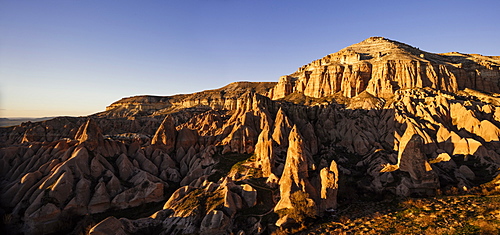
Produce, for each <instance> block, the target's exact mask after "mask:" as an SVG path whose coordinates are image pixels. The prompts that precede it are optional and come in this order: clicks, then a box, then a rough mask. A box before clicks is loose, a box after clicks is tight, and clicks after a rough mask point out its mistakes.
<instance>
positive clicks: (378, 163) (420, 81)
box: [0, 37, 500, 234]
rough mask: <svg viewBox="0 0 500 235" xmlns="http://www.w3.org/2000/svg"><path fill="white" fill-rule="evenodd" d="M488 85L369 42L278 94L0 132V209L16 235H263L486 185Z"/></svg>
mask: <svg viewBox="0 0 500 235" xmlns="http://www.w3.org/2000/svg"><path fill="white" fill-rule="evenodd" d="M499 84H500V58H499V57H493V56H481V55H475V54H461V53H457V52H453V53H445V54H433V53H428V52H425V51H422V50H420V49H418V48H415V47H412V46H409V45H406V44H403V43H399V42H396V41H393V40H389V39H385V38H380V37H374V38H369V39H366V40H365V41H363V42H361V43H358V44H355V45H352V46H350V47H347V48H345V49H342V50H341V51H339V52H337V53H333V54H330V55H328V56H326V57H324V58H322V59H319V60H316V61H313V62H311V63H310V64H307V65H304V66H302V67H301V68H299V69H298V70H297V71H296V72H294V73H292V74H290V75H286V76H282V77H281V78H279V81H278V82H277V83H252V82H237V83H231V84H229V85H227V86H225V87H223V88H220V89H215V90H209V91H203V92H198V93H194V94H187V95H175V96H166V97H159V96H136V97H129V98H124V99H121V100H119V101H117V102H115V103H113V104H111V105H110V106H108V108H107V110H106V111H104V112H101V113H97V114H94V115H91V116H89V117H80V118H77V117H59V118H55V119H51V120H46V121H41V122H33V123H31V122H27V123H23V124H21V125H18V126H12V127H2V128H0V192H1V194H0V199H1V200H0V204H1V208H2V210H1V211H5V213H7V214H8V218H9V223H10V224H9V225H8V226H9V228H14V229H15V231H16V232H22V233H25V234H50V233H80V232H82V231H83V230H84V228H89V229H88V231H90V233H92V234H106V233H109V232H110V231H113V232H114V233H117V234H150V233H159V234H231V233H233V234H268V233H272V232H273V231H276V230H277V229H283V230H286V229H287V228H293V227H294V226H297V224H301V223H304V222H307V221H309V220H310V219H311V218H317V217H321V216H324V215H328V214H331V213H335V209H336V208H337V206H339V204H340V205H342V203H349V202H353V201H355V200H358V198H359V197H363V196H366V195H370V197H373V198H378V196H381V195H383V196H385V197H387V196H388V195H396V196H430V195H433V194H435V192H436V191H438V190H441V191H446V190H452V189H459V190H461V191H467V190H470V189H472V188H474V187H478V186H480V185H487V187H490V188H493V189H494V188H498V182H497V181H498V173H499V171H498V169H499V168H500V151H499V149H500V143H499V140H500V98H499V97H500V95H499V94H498V92H500V88H499ZM495 177H496V178H495ZM495 179H496V180H495ZM485 183H486V184H485ZM338 199H339V200H338Z"/></svg>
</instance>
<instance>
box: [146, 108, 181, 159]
mask: <svg viewBox="0 0 500 235" xmlns="http://www.w3.org/2000/svg"><path fill="white" fill-rule="evenodd" d="M176 137H177V130H176V129H175V122H174V119H173V118H172V116H171V115H167V116H165V119H163V122H162V123H161V124H160V127H159V128H158V130H157V131H156V133H155V135H154V137H153V139H151V144H152V145H155V144H162V145H165V148H166V151H167V152H169V153H170V152H171V151H173V150H174V148H175V143H176V142H175V141H176Z"/></svg>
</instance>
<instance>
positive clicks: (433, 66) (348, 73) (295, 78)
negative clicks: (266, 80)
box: [269, 37, 500, 100]
mask: <svg viewBox="0 0 500 235" xmlns="http://www.w3.org/2000/svg"><path fill="white" fill-rule="evenodd" d="M499 77H500V60H499V59H498V58H497V57H487V56H481V55H467V54H460V53H446V54H433V53H429V52H425V51H422V50H420V49H418V48H414V47H412V46H409V45H406V44H403V43H399V42H396V41H392V40H389V39H385V38H381V37H372V38H368V39H366V40H364V41H363V42H360V43H358V44H354V45H352V46H349V47H347V48H344V49H342V50H340V51H339V52H336V53H333V54H330V55H327V56H325V57H323V58H321V59H319V60H316V61H313V62H311V63H310V64H307V65H304V66H302V67H301V68H299V69H298V70H297V71H296V72H294V73H292V74H290V75H288V76H283V77H281V78H280V80H279V82H278V84H277V85H276V87H274V88H273V89H272V90H271V92H270V95H269V97H271V98H272V99H274V100H276V99H282V98H284V97H286V96H288V95H290V94H291V93H293V92H299V93H303V94H304V95H306V96H310V97H315V98H320V97H325V96H332V95H335V94H336V93H340V94H341V95H343V96H345V97H354V96H356V95H358V94H360V93H361V92H363V91H367V92H369V93H370V94H372V95H375V96H378V97H390V96H392V95H393V94H394V92H395V91H396V90H398V89H406V88H424V87H430V88H434V89H437V90H442V91H448V92H456V91H458V90H462V89H465V88H470V89H477V90H482V91H486V92H499V91H500V90H499V89H500V88H499V82H500V81H499Z"/></svg>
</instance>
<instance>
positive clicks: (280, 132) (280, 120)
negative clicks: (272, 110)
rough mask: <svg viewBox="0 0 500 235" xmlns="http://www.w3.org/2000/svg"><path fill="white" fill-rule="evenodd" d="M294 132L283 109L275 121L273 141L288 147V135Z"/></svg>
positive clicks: (279, 111)
mask: <svg viewBox="0 0 500 235" xmlns="http://www.w3.org/2000/svg"><path fill="white" fill-rule="evenodd" d="M291 130H292V124H291V122H290V120H289V119H288V117H287V116H286V114H285V112H283V109H281V108H280V109H279V110H278V113H277V114H276V120H275V121H274V129H273V134H272V137H273V140H274V141H276V143H278V145H282V146H287V145H288V135H289V134H290V131H291Z"/></svg>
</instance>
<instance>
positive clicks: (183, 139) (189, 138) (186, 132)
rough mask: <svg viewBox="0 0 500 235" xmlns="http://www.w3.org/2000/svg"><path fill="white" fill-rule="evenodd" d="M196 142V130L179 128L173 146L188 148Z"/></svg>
mask: <svg viewBox="0 0 500 235" xmlns="http://www.w3.org/2000/svg"><path fill="white" fill-rule="evenodd" d="M197 142H198V133H197V132H196V130H191V129H188V128H183V129H181V130H179V134H178V135H177V140H176V144H175V148H176V149H179V148H183V149H189V148H190V147H192V146H194V145H195V144H196V143H197Z"/></svg>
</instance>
